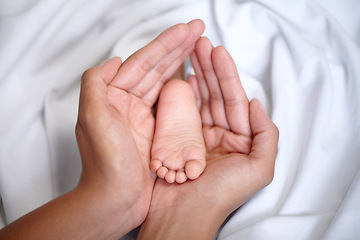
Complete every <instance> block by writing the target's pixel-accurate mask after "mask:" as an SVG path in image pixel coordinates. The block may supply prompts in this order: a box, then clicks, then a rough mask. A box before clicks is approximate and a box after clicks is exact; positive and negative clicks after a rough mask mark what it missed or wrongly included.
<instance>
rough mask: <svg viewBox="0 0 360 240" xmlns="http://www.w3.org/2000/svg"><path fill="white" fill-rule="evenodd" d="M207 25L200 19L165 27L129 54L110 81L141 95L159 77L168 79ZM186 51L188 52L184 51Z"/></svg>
mask: <svg viewBox="0 0 360 240" xmlns="http://www.w3.org/2000/svg"><path fill="white" fill-rule="evenodd" d="M204 28H205V26H204V23H203V22H202V21H201V20H194V21H191V22H190V23H188V24H178V25H175V26H173V27H171V28H169V29H168V30H166V31H164V32H163V33H161V34H160V35H159V36H158V37H157V38H155V39H154V40H153V41H152V42H150V43H149V44H148V45H147V46H145V47H144V48H142V49H140V50H139V51H137V52H136V53H134V54H133V55H132V56H131V57H129V59H128V60H126V61H125V62H124V64H123V67H122V68H121V69H120V71H119V74H118V76H116V78H115V79H114V81H113V82H112V83H111V84H113V85H114V86H116V87H119V88H121V89H124V90H127V91H130V92H132V93H134V94H135V95H137V96H139V97H142V96H143V95H145V93H147V92H148V91H149V90H150V89H152V88H153V87H154V85H155V84H156V83H157V82H158V81H160V80H162V81H163V82H165V80H166V79H167V78H169V77H170V76H172V75H173V74H174V72H175V71H176V70H177V69H178V67H179V66H180V65H181V63H182V62H183V61H184V59H185V58H186V56H187V55H188V54H189V53H190V52H191V51H192V48H191V46H192V45H193V44H194V43H195V41H196V40H197V39H198V38H199V37H200V36H201V34H202V33H203V31H204ZM186 51H187V54H184V52H186ZM164 79H165V80H164ZM160 85H161V84H160ZM160 89H161V88H158V91H160ZM156 97H157V96H156ZM154 101H155V100H154Z"/></svg>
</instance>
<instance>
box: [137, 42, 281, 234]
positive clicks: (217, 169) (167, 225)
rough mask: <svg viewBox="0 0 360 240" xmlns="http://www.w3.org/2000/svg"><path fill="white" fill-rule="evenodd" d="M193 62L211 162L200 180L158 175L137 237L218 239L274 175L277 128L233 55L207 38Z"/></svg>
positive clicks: (198, 49) (191, 78)
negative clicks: (244, 82) (249, 92)
mask: <svg viewBox="0 0 360 240" xmlns="http://www.w3.org/2000/svg"><path fill="white" fill-rule="evenodd" d="M192 63H193V66H194V69H195V73H196V77H194V76H192V77H190V79H189V82H190V83H191V85H192V86H193V88H194V91H195V93H196V94H195V95H196V97H197V100H198V104H199V107H200V111H201V117H202V123H203V134H204V139H205V142H206V147H207V157H206V160H207V166H206V169H205V171H204V173H203V174H202V175H201V176H200V177H199V178H198V179H196V180H195V181H187V182H185V183H183V184H169V183H167V182H166V181H164V180H163V179H160V178H158V179H157V180H156V183H155V187H154V191H153V195H152V200H151V206H150V210H149V213H148V216H147V218H146V220H145V222H144V224H143V225H142V227H141V229H140V232H139V235H138V239H214V237H215V235H216V232H217V230H218V229H219V227H220V226H221V224H222V223H223V221H224V220H225V219H226V218H227V216H228V215H229V214H231V212H233V211H234V210H235V209H236V208H238V207H239V206H241V205H242V204H244V203H245V202H246V201H247V200H248V199H249V198H250V197H251V196H253V195H254V194H255V193H256V192H257V191H259V190H260V189H262V188H263V187H265V186H266V185H268V184H269V183H270V182H271V181H272V179H273V175H274V164H275V157H276V153H277V142H278V137H279V132H278V129H277V127H276V126H275V125H274V123H272V121H271V120H270V119H269V118H268V117H267V116H266V113H265V111H264V110H263V108H262V106H261V103H260V102H259V101H258V100H257V99H254V100H252V101H251V102H250V103H249V101H248V100H247V98H246V95H245V92H244V90H243V88H242V86H241V83H240V81H239V76H238V74H237V70H236V67H235V64H234V62H233V60H232V58H231V56H230V55H229V54H228V53H227V51H226V50H225V49H224V48H223V47H217V48H213V47H212V45H211V43H210V42H209V40H208V39H206V38H202V39H200V40H199V41H198V42H197V45H196V52H195V53H194V54H192Z"/></svg>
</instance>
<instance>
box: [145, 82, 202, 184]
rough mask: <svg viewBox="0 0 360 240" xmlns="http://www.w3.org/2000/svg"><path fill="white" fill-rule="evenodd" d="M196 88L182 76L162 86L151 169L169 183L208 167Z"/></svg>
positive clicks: (189, 176)
mask: <svg viewBox="0 0 360 240" xmlns="http://www.w3.org/2000/svg"><path fill="white" fill-rule="evenodd" d="M201 124H202V123H201V119H200V113H199V110H198V108H197V105H196V99H195V96H194V91H193V90H192V88H191V86H190V84H189V83H187V82H186V81H184V80H180V79H173V80H171V81H169V82H168V83H167V84H166V85H165V86H164V87H163V89H162V91H161V94H160V98H159V102H158V109H157V114H156V131H155V135H154V141H153V145H152V149H151V157H152V160H151V161H150V169H151V170H152V171H154V172H156V173H157V175H158V177H160V178H164V179H165V180H166V181H167V182H168V183H173V182H175V181H176V182H177V183H183V182H185V181H186V180H187V178H189V179H196V178H198V177H199V176H200V174H201V173H202V172H203V171H204V169H205V143H204V139H203V135H202V129H201Z"/></svg>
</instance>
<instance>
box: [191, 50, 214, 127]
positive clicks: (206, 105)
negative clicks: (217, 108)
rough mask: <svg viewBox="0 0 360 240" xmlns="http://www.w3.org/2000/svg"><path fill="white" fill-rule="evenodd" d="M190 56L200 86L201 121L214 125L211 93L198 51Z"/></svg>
mask: <svg viewBox="0 0 360 240" xmlns="http://www.w3.org/2000/svg"><path fill="white" fill-rule="evenodd" d="M190 58H191V64H192V65H193V68H194V71H195V76H196V80H197V85H198V87H199V93H200V99H201V107H200V115H201V121H202V123H203V124H205V125H209V126H213V119H212V117H211V112H210V94H209V90H208V87H207V85H206V81H205V78H204V74H203V72H202V69H201V66H200V63H199V60H198V56H197V54H196V52H193V53H192V54H191V55H190Z"/></svg>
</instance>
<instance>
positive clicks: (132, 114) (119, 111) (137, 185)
mask: <svg viewBox="0 0 360 240" xmlns="http://www.w3.org/2000/svg"><path fill="white" fill-rule="evenodd" d="M108 98H109V103H110V104H111V105H112V107H113V108H114V110H116V111H113V112H114V113H113V115H114V118H115V119H116V124H118V127H119V128H121V131H119V130H117V131H119V132H121V133H126V135H127V137H126V138H124V137H122V139H125V141H126V142H125V143H123V144H126V149H124V150H125V151H124V152H127V153H129V154H130V155H131V156H129V157H128V158H126V159H127V160H128V164H127V165H126V166H124V165H122V166H121V170H122V171H126V172H127V173H129V172H131V178H129V179H127V180H128V182H127V184H129V187H128V188H127V189H132V193H133V194H134V195H135V196H134V197H136V198H140V197H139V196H141V198H143V200H142V201H143V205H148V203H149V202H150V198H151V190H152V187H153V184H154V181H155V178H154V176H153V174H152V173H151V171H150V170H149V160H150V148H151V143H152V138H153V134H154V127H155V119H154V117H153V115H152V113H151V108H150V107H149V106H148V105H146V104H145V103H144V102H143V101H142V99H141V98H139V97H137V96H135V95H134V94H132V93H129V92H127V91H125V90H122V89H119V88H116V87H113V86H109V91H108ZM122 164H123V163H122ZM136 198H134V199H136ZM140 205H141V204H140Z"/></svg>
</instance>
